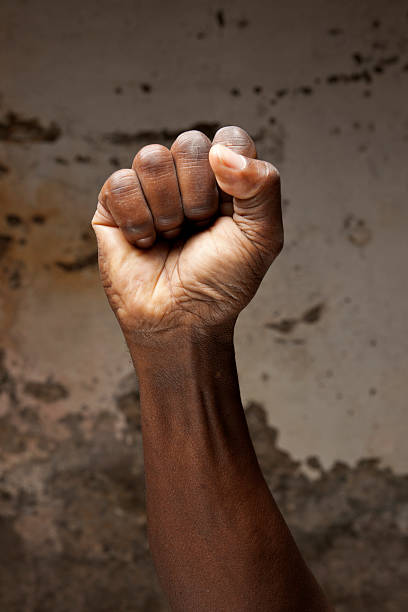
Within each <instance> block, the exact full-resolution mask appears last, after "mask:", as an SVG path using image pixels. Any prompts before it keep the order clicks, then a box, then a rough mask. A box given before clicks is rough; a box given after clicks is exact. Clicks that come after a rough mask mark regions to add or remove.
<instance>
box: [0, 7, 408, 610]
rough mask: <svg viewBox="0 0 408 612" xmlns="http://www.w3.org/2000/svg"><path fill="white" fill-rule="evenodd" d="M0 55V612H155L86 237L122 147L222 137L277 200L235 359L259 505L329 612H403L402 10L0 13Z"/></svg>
mask: <svg viewBox="0 0 408 612" xmlns="http://www.w3.org/2000/svg"><path fill="white" fill-rule="evenodd" d="M192 6H194V9H192ZM0 45H1V52H0V74H1V81H0V274H1V287H0V289H1V295H0V300H1V302H0V308H1V311H0V341H1V342H0V345H1V353H0V609H1V610H2V611H3V610H4V611H5V612H17V611H18V612H21V611H27V612H47V611H50V612H51V611H52V612H63V611H67V612H68V611H69V612H72V610H78V611H84V612H85V611H86V612H104V611H106V612H113V611H115V612H121V611H124V610H127V611H158V612H160V611H161V610H165V609H166V606H165V604H164V602H163V600H162V598H161V595H160V590H159V587H158V585H157V582H156V579H155V576H154V571H153V568H152V564H151V562H150V559H149V554H148V549H147V543H146V536H145V513H144V501H143V466H142V449H141V435H140V425H139V402H138V393H137V383H136V381H135V378H134V376H133V374H132V371H131V367H130V362H129V357H128V355H127V352H126V350H125V347H124V344H123V341H122V339H121V336H120V333H119V330H118V327H117V325H116V322H115V320H114V318H113V316H112V315H111V313H110V311H109V308H108V306H107V303H106V300H105V298H104V295H103V292H102V290H101V288H100V285H99V281H98V277H97V270H96V246H95V241H94V238H93V235H92V232H91V231H90V229H89V220H90V218H91V216H92V211H93V208H94V206H95V200H96V195H97V192H98V189H99V187H100V185H101V183H102V182H103V180H104V179H105V177H106V175H107V174H109V173H110V172H111V171H113V170H114V169H116V168H118V167H126V166H129V164H130V163H131V159H132V157H133V155H134V154H135V152H136V151H137V149H138V148H140V147H141V146H142V145H143V144H146V143H148V142H162V143H163V144H170V143H171V141H172V139H173V138H174V137H175V136H176V135H177V134H178V133H179V132H180V131H182V130H185V129H190V128H192V127H194V128H196V129H201V130H202V131H204V132H206V133H208V134H209V135H211V134H212V133H213V132H214V131H215V130H216V129H217V127H218V126H220V125H227V124H238V125H241V126H242V127H244V128H246V129H247V130H248V131H249V132H250V133H251V134H252V135H253V137H254V138H255V140H256V142H257V145H258V149H259V155H260V156H262V157H265V158H268V159H270V160H271V161H273V162H274V163H275V164H277V165H278V166H279V168H280V170H281V172H282V177H283V187H284V213H285V222H286V237H287V239H286V248H285V250H284V252H283V253H282V255H281V256H280V258H279V260H278V261H277V262H276V264H275V265H274V266H273V268H272V269H271V271H270V272H269V273H268V275H267V277H266V279H265V281H264V283H263V285H262V287H261V289H260V291H259V292H258V294H257V296H256V298H255V300H254V301H253V303H252V304H251V305H250V306H249V307H248V308H247V309H246V311H245V312H244V313H243V315H242V316H241V319H240V322H239V326H238V329H237V336H236V344H237V357H238V366H239V373H240V379H241V384H242V395H243V399H244V403H245V404H246V406H247V414H248V420H249V423H250V427H251V431H252V433H253V437H254V441H255V444H256V449H257V452H258V455H259V457H260V460H261V463H262V466H263V468H264V471H265V474H266V477H267V480H268V482H269V484H270V486H271V489H272V490H273V492H274V493H275V495H276V497H277V499H278V502H279V503H280V506H281V508H282V510H283V513H284V514H285V516H286V518H287V519H288V521H289V523H290V525H291V527H292V529H293V531H294V533H295V535H296V537H297V540H298V542H299V544H300V546H301V548H302V550H303V551H304V553H305V555H306V557H307V558H308V559H309V561H310V563H311V565H312V566H313V568H314V569H315V571H316V573H317V575H318V576H319V578H320V579H321V581H322V583H323V584H324V586H325V588H326V589H327V591H328V593H329V594H330V596H331V597H332V599H333V601H334V602H335V603H336V604H337V610H339V611H340V612H346V611H347V612H349V611H350V612H357V611H365V610H370V611H371V612H376V611H378V612H380V611H381V612H388V611H389V612H391V611H392V612H395V611H398V612H399V611H404V610H406V609H408V596H407V591H406V584H407V580H408V554H407V550H408V480H407V477H406V476H405V474H406V473H407V471H408V448H407V444H406V427H407V416H406V413H407V411H406V408H407V400H406V355H407V333H406V332H407V330H406V307H407V288H406V270H405V268H406V266H405V262H406V261H407V255H408V252H407V251H408V249H407V240H406V226H407V221H408V206H407V193H408V173H407V159H408V110H407V109H408V106H407V104H406V100H407V99H408V9H407V6H406V3H405V2H402V1H401V0H389V1H388V2H387V3H384V2H381V1H380V0H370V1H368V0H364V1H362V2H359V3H355V2H351V1H350V0H346V1H344V2H341V3H339V2H334V1H332V0H325V1H323V0H313V1H312V2H309V3H302V2H300V0H297V1H295V0H289V1H287V2H285V3H283V5H282V3H277V2H276V3H271V2H266V0H263V1H261V0H256V1H255V2H252V3H250V5H249V4H246V3H244V2H242V1H237V2H234V3H233V2H224V3H215V2H212V1H210V0H206V1H204V0H202V1H198V2H195V3H194V5H192V4H191V3H188V2H183V1H179V2H177V3H176V4H169V5H164V3H161V2H158V1H157V0H150V1H149V2H147V1H146V2H139V3H135V2H130V0H128V1H123V2H120V3H112V2H108V1H107V0H100V1H99V2H93V1H92V2H91V1H90V2H78V1H77V0H73V1H72V2H70V3H55V2H53V3H52V2H48V1H43V2H34V1H29V0H27V1H24V2H23V1H18V2H11V1H4V2H3V3H2V4H1V8H0ZM278 432H279V434H278ZM282 449H286V450H282Z"/></svg>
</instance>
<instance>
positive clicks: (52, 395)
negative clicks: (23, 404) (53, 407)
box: [24, 379, 69, 404]
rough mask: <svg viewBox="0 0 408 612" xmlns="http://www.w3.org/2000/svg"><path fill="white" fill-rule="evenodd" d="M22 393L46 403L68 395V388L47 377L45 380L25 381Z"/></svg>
mask: <svg viewBox="0 0 408 612" xmlns="http://www.w3.org/2000/svg"><path fill="white" fill-rule="evenodd" d="M24 393H26V394H27V395H31V397H34V398H35V399H37V400H41V401H43V402H46V403H47V404H48V403H50V402H56V401H58V400H61V399H65V398H66V397H68V396H69V392H68V389H67V388H66V387H64V385H62V384H61V383H59V382H56V381H55V380H52V379H48V380H46V381H45V382H38V381H34V380H31V381H27V382H26V384H25V386H24Z"/></svg>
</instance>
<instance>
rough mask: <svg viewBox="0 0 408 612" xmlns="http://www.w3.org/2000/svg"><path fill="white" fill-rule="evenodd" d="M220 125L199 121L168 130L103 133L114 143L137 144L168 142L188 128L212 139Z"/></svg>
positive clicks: (106, 138)
mask: <svg viewBox="0 0 408 612" xmlns="http://www.w3.org/2000/svg"><path fill="white" fill-rule="evenodd" d="M220 127H221V124H219V123H217V122H199V123H194V124H193V125H191V126H189V127H186V128H182V129H177V130H168V129H166V128H164V129H162V130H141V131H139V132H134V133H129V132H111V133H109V134H106V135H105V140H107V141H108V142H110V143H111V144H115V145H129V144H133V143H136V144H139V143H141V142H169V141H172V140H175V139H176V138H177V136H179V134H181V132H187V131H189V130H199V131H200V132H203V134H205V135H206V136H208V138H210V139H212V138H213V137H214V135H215V132H216V131H217V130H218V129H219V128H220Z"/></svg>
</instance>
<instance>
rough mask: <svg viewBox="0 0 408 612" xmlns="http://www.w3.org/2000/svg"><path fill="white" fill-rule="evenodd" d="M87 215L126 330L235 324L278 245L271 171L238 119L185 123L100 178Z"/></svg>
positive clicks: (280, 241) (276, 184)
mask: <svg viewBox="0 0 408 612" xmlns="http://www.w3.org/2000/svg"><path fill="white" fill-rule="evenodd" d="M92 225H93V227H94V230H95V232H96V236H97V240H98V251H99V269H100V274H101V279H102V283H103V286H104V289H105V291H106V294H107V296H108V299H109V302H110V304H111V306H112V308H113V310H114V312H115V314H116V316H117V318H118V320H119V323H120V325H121V327H122V329H123V331H124V332H125V335H126V334H128V333H132V334H136V335H137V334H138V333H139V332H140V333H141V335H143V336H144V337H146V334H148V336H150V335H151V333H153V332H158V331H164V330H173V329H176V328H183V327H185V328H190V329H191V328H193V327H194V328H196V329H198V330H202V331H204V332H205V331H206V330H211V329H222V328H223V327H225V328H233V325H234V323H235V320H236V318H237V316H238V314H239V312H240V311H241V310H242V309H243V308H244V307H245V306H246V305H247V304H248V302H249V301H250V300H251V298H252V297H253V295H254V294H255V292H256V290H257V288H258V286H259V284H260V282H261V280H262V278H263V276H264V274H265V272H266V271H267V269H268V267H269V265H270V264H271V262H272V261H273V259H274V258H275V257H276V256H277V254H278V253H279V251H280V250H281V248H282V244H283V229H282V216H281V206H280V186H279V174H278V172H277V170H276V169H275V168H274V167H273V166H272V165H271V164H270V163H268V162H265V161H260V160H257V159H256V149H255V145H254V143H253V141H252V139H251V138H250V136H248V134H247V133H246V132H245V131H244V130H242V129H241V128H238V127H224V128H221V129H220V130H219V131H218V132H217V134H216V135H215V138H214V140H213V142H212V143H211V141H210V140H209V139H208V138H207V137H206V136H205V135H204V134H202V133H201V132H198V131H190V132H184V133H183V134H180V136H178V138H177V139H176V140H175V142H174V143H173V145H172V147H171V149H170V150H169V149H167V148H166V147H164V146H162V145H158V144H152V145H148V146H145V147H143V148H142V149H141V150H140V151H139V152H138V153H137V155H136V157H135V158H134V161H133V164H132V168H129V169H123V170H118V171H117V172H115V173H114V174H112V176H110V177H109V178H108V180H107V181H106V182H105V184H104V186H103V188H102V190H101V192H100V195H99V199H98V207H97V210H96V212H95V215H94V217H93V220H92Z"/></svg>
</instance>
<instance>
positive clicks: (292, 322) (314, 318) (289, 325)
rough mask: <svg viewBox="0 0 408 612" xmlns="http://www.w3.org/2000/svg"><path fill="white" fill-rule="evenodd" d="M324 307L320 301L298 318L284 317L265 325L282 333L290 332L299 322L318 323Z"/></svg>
mask: <svg viewBox="0 0 408 612" xmlns="http://www.w3.org/2000/svg"><path fill="white" fill-rule="evenodd" d="M324 307H325V306H324V303H323V302H320V303H319V304H315V305H314V306H312V307H311V308H308V309H307V310H306V311H305V312H304V313H303V314H302V315H301V316H300V317H298V318H283V319H280V320H279V321H272V322H270V323H266V324H265V327H267V328H268V329H273V330H275V331H277V332H280V333H281V334H290V333H291V332H292V331H293V330H294V329H295V328H296V327H297V325H298V324H299V323H306V324H307V325H313V324H314V323H318V321H320V319H321V317H322V314H323V311H324Z"/></svg>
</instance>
